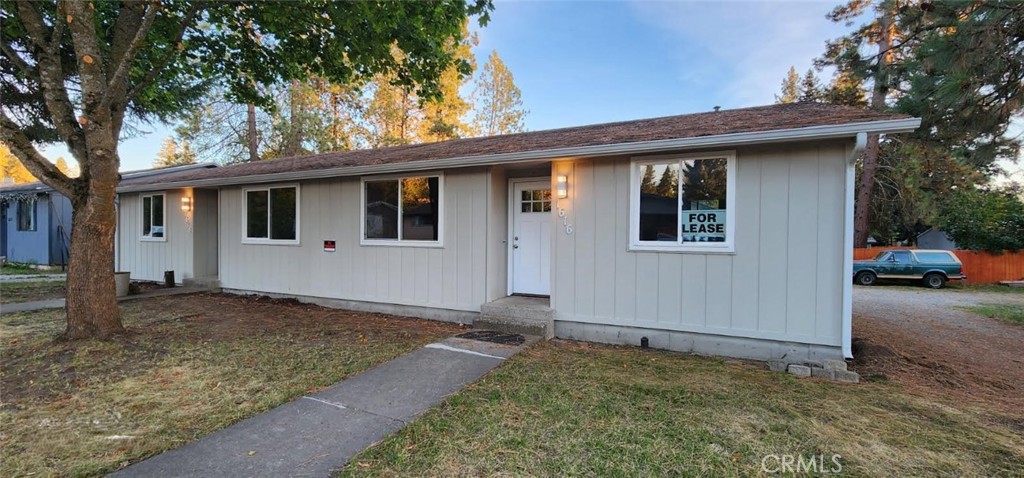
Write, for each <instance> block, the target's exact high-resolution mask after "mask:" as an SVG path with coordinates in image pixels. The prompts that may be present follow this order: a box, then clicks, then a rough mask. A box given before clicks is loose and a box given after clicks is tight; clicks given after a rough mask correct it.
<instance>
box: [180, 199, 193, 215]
mask: <svg viewBox="0 0 1024 478" xmlns="http://www.w3.org/2000/svg"><path fill="white" fill-rule="evenodd" d="M181 210H182V211H184V212H192V198H191V197H190V196H182V197H181Z"/></svg>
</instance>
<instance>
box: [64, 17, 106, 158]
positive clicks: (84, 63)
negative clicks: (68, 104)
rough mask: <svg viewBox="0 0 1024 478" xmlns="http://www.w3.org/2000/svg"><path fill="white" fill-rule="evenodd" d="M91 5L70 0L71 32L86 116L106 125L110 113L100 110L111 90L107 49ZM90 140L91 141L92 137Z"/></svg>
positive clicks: (87, 136) (84, 114) (83, 111)
mask: <svg viewBox="0 0 1024 478" xmlns="http://www.w3.org/2000/svg"><path fill="white" fill-rule="evenodd" d="M89 3H90V2H85V1H69V2H66V3H65V4H64V5H65V10H67V14H68V17H69V18H70V19H71V20H72V21H71V22H69V26H68V27H69V29H70V30H71V42H72V43H73V44H74V46H75V59H76V60H77V61H78V77H79V78H80V80H81V83H82V113H83V116H84V117H85V119H87V120H88V121H91V122H99V123H101V124H102V123H105V122H106V121H107V119H108V118H109V116H110V111H109V110H103V109H102V108H99V106H100V105H101V103H102V102H103V97H104V95H105V93H106V89H107V72H106V71H105V70H104V68H103V63H104V61H103V60H104V58H103V50H101V49H100V45H99V37H98V35H97V33H96V21H95V18H96V14H95V11H94V10H93V9H92V8H91V7H90V6H89ZM86 139H87V140H90V137H89V135H88V134H87V135H86Z"/></svg>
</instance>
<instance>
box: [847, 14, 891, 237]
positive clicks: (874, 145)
mask: <svg viewBox="0 0 1024 478" xmlns="http://www.w3.org/2000/svg"><path fill="white" fill-rule="evenodd" d="M892 26H893V25H892V10H890V9H886V10H884V11H883V12H882V18H880V19H879V36H878V61H877V65H876V67H877V68H878V71H876V72H875V82H874V85H873V86H872V88H871V109H873V110H877V111H881V110H883V109H885V96H886V91H887V89H888V87H887V81H888V80H887V78H886V76H887V74H886V70H887V69H888V67H889V56H890V55H891V54H892V53H891V52H890V51H889V48H890V47H891V46H892V34H893V32H892ZM880 149H881V147H880V144H879V138H878V135H877V134H872V135H869V136H868V144H867V146H865V148H864V157H863V158H862V159H861V171H860V182H859V184H858V189H857V200H856V202H855V208H854V214H853V247H866V246H867V242H868V233H869V232H870V227H871V202H872V200H873V198H874V197H875V173H877V172H878V153H879V150H880Z"/></svg>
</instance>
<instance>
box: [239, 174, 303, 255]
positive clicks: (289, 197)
mask: <svg viewBox="0 0 1024 478" xmlns="http://www.w3.org/2000/svg"><path fill="white" fill-rule="evenodd" d="M298 199H299V188H298V187H297V186H286V187H273V188H265V189H246V190H245V238H246V240H247V242H284V243H292V244H296V243H298V239H299V201H298Z"/></svg>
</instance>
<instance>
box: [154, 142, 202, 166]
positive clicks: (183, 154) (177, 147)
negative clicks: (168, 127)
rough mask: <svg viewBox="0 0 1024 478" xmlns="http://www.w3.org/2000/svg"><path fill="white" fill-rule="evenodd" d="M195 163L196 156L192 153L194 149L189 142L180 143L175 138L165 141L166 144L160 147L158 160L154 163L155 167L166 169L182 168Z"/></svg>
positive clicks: (157, 154) (157, 155)
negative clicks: (171, 167)
mask: <svg viewBox="0 0 1024 478" xmlns="http://www.w3.org/2000/svg"><path fill="white" fill-rule="evenodd" d="M195 162H196V155H195V153H193V152H192V147H191V146H189V144H188V142H187V141H182V142H181V143H179V142H178V141H176V140H175V139H174V138H172V137H168V138H166V139H164V144H163V145H162V146H161V147H160V151H158V152H157V153H156V160H155V161H153V167H155V168H165V167H168V166H180V165H183V164H192V163H195Z"/></svg>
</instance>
